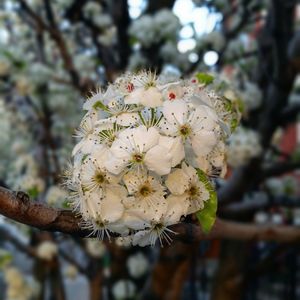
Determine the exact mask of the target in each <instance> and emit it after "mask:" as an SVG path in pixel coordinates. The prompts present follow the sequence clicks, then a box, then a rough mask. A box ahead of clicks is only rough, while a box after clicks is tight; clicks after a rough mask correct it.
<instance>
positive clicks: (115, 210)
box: [101, 189, 124, 223]
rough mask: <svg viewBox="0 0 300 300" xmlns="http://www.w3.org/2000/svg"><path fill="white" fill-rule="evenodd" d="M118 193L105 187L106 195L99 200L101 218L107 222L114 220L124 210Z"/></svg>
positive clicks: (120, 215)
mask: <svg viewBox="0 0 300 300" xmlns="http://www.w3.org/2000/svg"><path fill="white" fill-rule="evenodd" d="M121 200H122V199H121V197H120V195H118V194H117V193H115V192H113V191H111V190H110V189H107V192H106V197H105V198H104V199H103V201H102V202H101V218H102V219H103V220H106V221H108V222H110V223H111V222H116V221H117V220H119V219H120V218H121V217H122V215H123V212H124V206H123V204H122V201H121Z"/></svg>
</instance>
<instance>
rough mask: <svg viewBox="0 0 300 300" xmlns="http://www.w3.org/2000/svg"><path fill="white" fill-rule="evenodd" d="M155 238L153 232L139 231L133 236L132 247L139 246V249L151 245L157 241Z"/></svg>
mask: <svg viewBox="0 0 300 300" xmlns="http://www.w3.org/2000/svg"><path fill="white" fill-rule="evenodd" d="M151 235H152V236H153V238H152V239H151V238H150V236H151ZM157 237H158V236H157V234H156V233H155V231H154V232H152V231H150V230H143V231H139V232H137V233H136V234H135V235H134V236H133V240H132V245H133V246H136V245H139V246H141V247H145V246H148V245H153V244H154V243H155V241H156V240H157Z"/></svg>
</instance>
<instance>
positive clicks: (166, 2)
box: [145, 0, 175, 14]
mask: <svg viewBox="0 0 300 300" xmlns="http://www.w3.org/2000/svg"><path fill="white" fill-rule="evenodd" d="M174 3H175V0H161V1H157V0H148V6H147V9H146V11H145V13H146V14H154V13H155V12H157V11H158V10H160V9H163V8H168V9H172V7H173V5H174Z"/></svg>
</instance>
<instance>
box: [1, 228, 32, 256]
mask: <svg viewBox="0 0 300 300" xmlns="http://www.w3.org/2000/svg"><path fill="white" fill-rule="evenodd" d="M0 237H1V240H2V241H7V242H9V243H11V244H12V245H13V246H14V247H15V248H16V249H17V250H19V251H21V252H22V253H25V254H27V255H28V256H30V257H36V251H35V249H34V248H32V247H31V246H30V245H26V244H24V243H23V242H21V241H20V240H19V239H18V238H17V237H16V236H15V235H14V234H13V233H11V232H9V230H8V229H7V228H3V227H2V226H1V227H0Z"/></svg>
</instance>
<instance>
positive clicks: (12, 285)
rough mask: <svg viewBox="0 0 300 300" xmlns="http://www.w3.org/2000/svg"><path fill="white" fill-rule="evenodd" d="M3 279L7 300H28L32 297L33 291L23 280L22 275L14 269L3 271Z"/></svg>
mask: <svg viewBox="0 0 300 300" xmlns="http://www.w3.org/2000/svg"><path fill="white" fill-rule="evenodd" d="M4 278H5V282H6V284H7V289H6V298H5V299H7V300H30V299H32V297H33V296H34V294H35V293H34V292H35V291H34V289H33V288H32V287H31V286H30V284H29V282H28V281H27V280H25V277H24V276H23V274H22V273H21V272H20V271H19V270H18V269H17V268H15V267H9V268H5V269H4Z"/></svg>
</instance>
